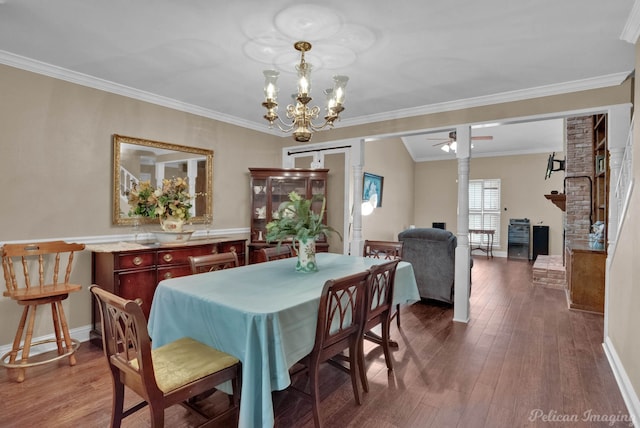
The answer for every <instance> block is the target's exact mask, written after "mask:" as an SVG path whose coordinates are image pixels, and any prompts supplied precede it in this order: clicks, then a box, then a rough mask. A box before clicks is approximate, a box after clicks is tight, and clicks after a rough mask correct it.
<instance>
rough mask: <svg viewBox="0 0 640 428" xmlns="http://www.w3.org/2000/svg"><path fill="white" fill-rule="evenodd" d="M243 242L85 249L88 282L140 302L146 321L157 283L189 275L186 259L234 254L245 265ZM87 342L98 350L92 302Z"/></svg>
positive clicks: (98, 324) (205, 241)
mask: <svg viewBox="0 0 640 428" xmlns="http://www.w3.org/2000/svg"><path fill="white" fill-rule="evenodd" d="M245 248H246V239H228V238H217V239H194V240H192V241H188V242H185V243H183V244H180V245H159V244H133V243H114V244H107V245H88V246H87V249H90V250H91V251H92V256H91V267H92V271H91V272H92V274H91V282H92V283H93V284H97V285H98V286H100V287H101V288H104V289H105V290H107V291H109V292H111V293H113V294H116V295H118V296H122V297H123V298H125V299H131V300H133V299H137V298H140V299H142V311H143V312H144V315H145V316H146V317H147V318H148V317H149V311H150V310H151V302H152V301H153V295H154V293H155V290H156V287H157V286H158V283H159V282H160V281H162V280H163V279H168V278H176V277H179V276H185V275H190V274H191V268H190V266H189V256H199V255H204V254H211V253H221V252H229V251H235V252H236V254H237V255H238V261H239V262H240V264H242V265H244V264H245V263H246V250H245ZM91 319H92V330H91V334H90V340H91V342H92V343H94V344H95V345H99V346H102V325H101V321H100V312H99V311H98V308H97V306H96V303H95V302H94V304H93V307H92V311H91Z"/></svg>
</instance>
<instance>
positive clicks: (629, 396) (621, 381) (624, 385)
mask: <svg viewBox="0 0 640 428" xmlns="http://www.w3.org/2000/svg"><path fill="white" fill-rule="evenodd" d="M602 347H603V348H604V353H605V355H606V356H607V359H608V360H609V365H610V366H611V370H613V375H614V376H615V378H616V382H617V383H618V388H619V389H620V393H621V394H622V399H623V400H624V403H625V404H626V405H627V411H628V412H629V416H631V421H632V422H633V425H634V426H640V425H638V424H639V423H640V399H639V398H638V394H636V392H635V391H634V389H633V385H632V384H631V380H630V379H629V376H627V372H626V370H625V369H624V366H623V365H622V362H621V361H620V358H618V353H617V352H616V349H615V347H614V346H613V343H611V339H609V338H608V337H606V338H605V339H604V343H603V344H602Z"/></svg>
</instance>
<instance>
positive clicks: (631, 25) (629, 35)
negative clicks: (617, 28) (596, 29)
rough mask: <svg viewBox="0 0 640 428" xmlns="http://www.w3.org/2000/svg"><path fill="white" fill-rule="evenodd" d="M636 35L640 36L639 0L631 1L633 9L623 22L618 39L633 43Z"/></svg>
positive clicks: (635, 40) (636, 38)
mask: <svg viewBox="0 0 640 428" xmlns="http://www.w3.org/2000/svg"><path fill="white" fill-rule="evenodd" d="M638 37H640V2H639V1H638V0H636V1H634V2H633V9H631V12H630V13H629V17H628V18H627V22H626V23H625V24H624V28H623V29H622V34H620V39H621V40H624V41H625V42H629V43H631V44H634V45H635V44H636V42H637V41H638Z"/></svg>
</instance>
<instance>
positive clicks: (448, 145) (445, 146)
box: [427, 131, 493, 152]
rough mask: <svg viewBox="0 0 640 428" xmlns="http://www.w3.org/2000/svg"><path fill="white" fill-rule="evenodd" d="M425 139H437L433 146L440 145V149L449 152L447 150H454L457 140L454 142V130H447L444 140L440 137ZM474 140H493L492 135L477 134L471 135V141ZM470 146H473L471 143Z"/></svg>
mask: <svg viewBox="0 0 640 428" xmlns="http://www.w3.org/2000/svg"><path fill="white" fill-rule="evenodd" d="M427 140H438V141H439V142H438V143H435V144H434V145H433V146H434V147H437V146H442V150H443V151H445V152H449V151H453V152H455V151H456V148H457V142H456V140H457V139H456V131H451V132H449V138H447V139H446V140H444V141H442V139H441V138H427ZM474 140H493V135H477V136H475V137H474V136H472V137H471V141H474ZM471 147H473V144H471Z"/></svg>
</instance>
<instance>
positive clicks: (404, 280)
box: [149, 253, 420, 428]
mask: <svg viewBox="0 0 640 428" xmlns="http://www.w3.org/2000/svg"><path fill="white" fill-rule="evenodd" d="M317 262H318V266H319V269H320V271H319V272H316V273H298V272H296V271H295V264H296V259H295V258H291V259H284V260H277V261H273V262H269V263H259V264H254V265H249V266H243V267H238V268H234V269H226V270H221V271H216V272H209V273H203V274H198V275H191V276H185V277H180V278H174V279H167V280H164V281H162V282H160V284H159V285H158V288H157V289H156V292H155V295H154V298H153V304H152V305H151V313H150V316H149V331H150V333H151V338H152V340H153V342H152V343H153V346H154V347H158V346H162V345H164V344H166V343H168V342H171V341H173V340H176V339H179V338H181V337H184V336H189V337H192V338H194V339H196V340H199V341H201V342H203V343H206V344H208V345H210V346H213V347H215V348H217V349H220V350H222V351H225V352H227V353H229V354H232V355H234V356H236V357H237V358H239V359H240V360H241V361H242V399H241V404H240V426H241V427H252V428H253V427H260V426H262V427H271V426H273V423H274V414H273V404H272V400H271V391H275V390H282V389H284V388H286V387H287V386H288V385H289V383H290V379H289V368H290V367H291V366H292V365H293V364H295V363H296V362H297V361H299V360H300V359H301V358H302V357H304V356H305V355H307V354H308V353H309V352H311V349H312V348H313V344H314V340H315V329H316V320H317V316H318V303H319V300H320V293H321V291H322V287H323V286H324V283H325V282H326V281H327V280H329V279H333V278H339V277H342V276H346V275H350V274H353V273H357V272H361V271H364V270H366V269H369V268H370V267H371V266H373V265H375V264H380V263H381V262H382V261H381V260H376V259H370V258H363V257H352V256H345V255H340V254H332V253H319V254H317ZM395 287H396V288H395V293H394V304H395V303H413V302H415V301H418V300H420V296H419V294H418V287H417V285H416V280H415V276H414V273H413V267H412V266H411V264H409V263H406V262H400V264H399V265H398V269H397V271H396V284H395Z"/></svg>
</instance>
